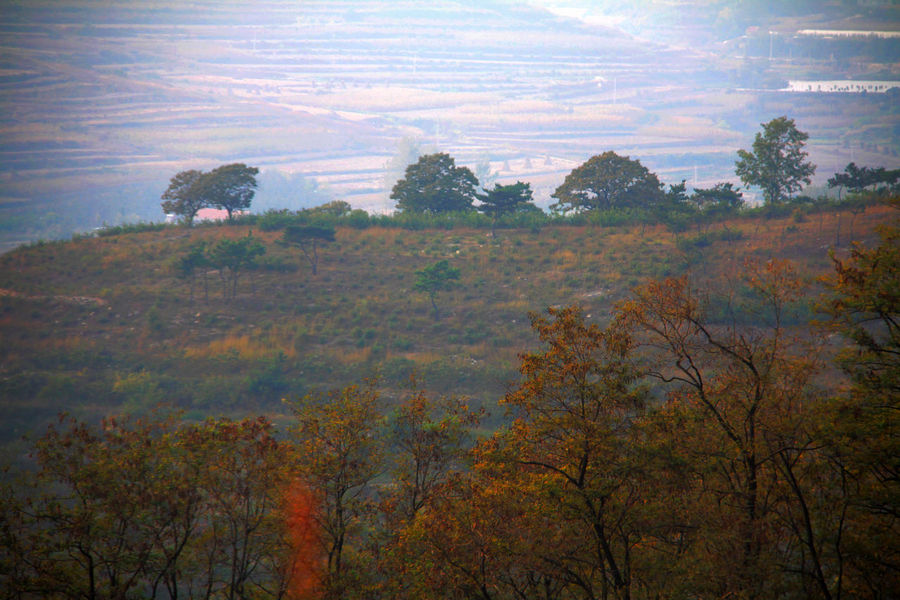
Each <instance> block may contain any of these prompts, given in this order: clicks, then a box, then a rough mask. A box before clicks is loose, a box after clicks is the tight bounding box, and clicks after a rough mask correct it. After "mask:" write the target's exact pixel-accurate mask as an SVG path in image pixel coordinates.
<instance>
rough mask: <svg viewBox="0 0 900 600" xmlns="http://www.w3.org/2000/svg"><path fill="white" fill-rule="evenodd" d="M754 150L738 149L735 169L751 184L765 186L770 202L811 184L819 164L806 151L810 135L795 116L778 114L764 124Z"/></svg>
mask: <svg viewBox="0 0 900 600" xmlns="http://www.w3.org/2000/svg"><path fill="white" fill-rule="evenodd" d="M762 127H763V131H762V133H757V134H756V139H755V140H754V141H753V151H752V152H748V151H746V150H738V160H737V162H736V163H735V173H736V174H737V176H738V177H740V178H741V181H743V182H744V183H745V184H747V185H755V186H758V187H761V188H762V190H763V195H764V196H765V200H766V202H767V203H769V204H777V203H779V202H783V201H784V200H786V199H787V198H788V197H790V195H791V194H793V193H794V192H796V191H798V190H800V189H801V188H802V187H803V186H802V184H804V183H805V184H807V185H809V183H810V181H811V179H810V177H811V176H812V175H813V174H814V173H815V172H816V166H815V165H814V164H812V163H810V162H807V161H806V160H805V159H806V157H807V156H808V153H807V152H804V151H803V147H804V146H805V144H806V140H807V139H808V138H809V135H808V134H806V133H804V132H802V131H800V130H799V129H797V127H796V126H795V125H794V120H793V119H788V118H787V117H778V118H777V119H772V120H771V121H769V122H768V123H763V124H762Z"/></svg>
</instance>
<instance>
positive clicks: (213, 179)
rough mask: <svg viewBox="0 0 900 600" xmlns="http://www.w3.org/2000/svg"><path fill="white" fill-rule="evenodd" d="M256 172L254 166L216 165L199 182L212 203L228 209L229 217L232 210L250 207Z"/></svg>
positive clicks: (257, 172)
mask: <svg viewBox="0 0 900 600" xmlns="http://www.w3.org/2000/svg"><path fill="white" fill-rule="evenodd" d="M258 174H259V169H257V168H256V167H248V166H247V165H245V164H244V163H232V164H230V165H222V166H221V167H216V168H215V169H213V170H212V171H210V172H209V173H207V174H206V175H205V176H204V177H203V179H202V180H201V182H202V183H203V184H204V186H205V190H204V191H205V193H206V194H207V197H208V198H209V200H210V202H211V203H212V205H213V206H215V207H216V208H221V209H224V210H226V211H228V218H229V219H231V217H232V215H233V214H234V211H236V210H246V209H248V208H250V202H251V201H252V200H253V196H254V195H255V194H256V185H257V184H256V175H258Z"/></svg>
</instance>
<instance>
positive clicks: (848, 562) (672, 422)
mask: <svg viewBox="0 0 900 600" xmlns="http://www.w3.org/2000/svg"><path fill="white" fill-rule="evenodd" d="M890 210H891V209H886V208H882V209H880V210H879V211H878V213H877V215H878V217H877V220H880V221H883V222H887V223H890V224H889V225H886V226H884V227H882V228H881V231H880V234H879V237H878V239H877V240H873V241H872V243H870V244H869V245H868V247H866V246H862V245H858V246H854V247H853V248H852V249H851V250H850V252H849V254H841V255H840V257H839V258H836V259H835V261H834V262H833V263H831V267H830V268H829V269H828V272H829V274H828V276H827V278H826V279H825V281H824V282H823V283H824V287H823V288H822V290H821V295H820V293H819V292H816V291H815V289H814V288H812V287H811V283H812V282H811V281H810V278H809V275H810V274H811V273H813V272H815V271H816V270H817V268H818V265H819V263H815V262H807V263H803V262H796V261H787V260H784V259H782V258H778V257H772V256H768V257H765V258H763V257H760V256H746V257H741V260H740V263H739V267H738V265H737V264H735V263H734V262H730V261H723V262H718V261H716V260H708V261H706V262H704V271H703V275H702V276H701V275H699V274H697V273H696V272H694V273H693V274H692V275H679V276H675V277H666V278H661V279H657V278H655V277H651V278H648V280H647V281H645V282H643V283H640V284H639V285H638V286H637V287H636V288H635V289H634V290H633V292H632V293H631V294H629V295H628V299H627V301H624V302H620V303H618V305H617V308H616V309H615V310H614V311H613V314H612V315H611V316H610V318H608V319H603V324H602V325H601V324H598V323H595V322H591V318H590V316H589V315H588V314H586V313H585V310H582V309H579V308H576V307H572V306H569V307H559V308H550V309H547V310H546V311H541V312H539V313H533V314H532V317H531V329H532V330H533V331H534V332H535V333H536V334H537V335H538V338H539V344H538V345H537V346H536V347H534V348H533V350H532V351H530V352H526V353H524V354H522V355H521V356H520V358H519V359H518V361H517V371H518V372H519V375H520V377H519V378H518V380H517V382H516V383H514V384H512V385H511V386H510V387H509V389H508V390H507V391H506V393H505V394H503V395H502V399H501V401H500V403H501V404H502V405H503V406H505V407H506V408H507V409H508V410H509V411H510V413H509V416H510V420H509V421H508V422H507V423H506V424H505V425H503V426H501V427H499V428H497V429H496V430H495V431H494V432H493V433H491V434H490V435H484V436H482V437H481V439H476V437H475V436H473V434H472V432H474V431H477V426H478V423H479V422H480V421H481V419H482V417H483V414H482V413H481V411H480V410H478V409H477V408H475V407H472V406H471V405H467V404H466V403H465V402H462V401H459V400H447V399H437V398H436V396H434V395H433V394H429V393H427V392H425V391H423V390H422V389H420V388H419V387H418V386H416V385H415V383H414V384H413V386H412V387H410V388H407V389H406V391H404V392H403V393H401V394H400V396H401V397H400V398H399V399H395V400H394V401H392V402H389V403H388V402H386V401H387V400H388V399H387V398H386V397H385V396H384V395H383V394H381V393H380V392H379V390H378V387H377V384H376V383H375V382H369V383H364V384H362V385H359V386H356V385H349V386H346V385H344V386H341V387H340V389H338V390H336V391H334V392H331V393H327V394H323V393H311V394H306V395H303V396H302V397H300V398H299V399H291V400H288V401H287V402H286V403H285V408H286V412H287V413H288V415H287V417H286V419H285V427H284V429H283V431H282V432H281V433H280V434H279V433H277V432H276V431H275V429H274V428H273V425H272V424H271V423H270V422H269V421H268V420H266V419H265V418H258V419H247V420H242V421H237V422H236V421H231V420H228V419H224V418H221V417H219V418H215V419H211V420H207V421H205V422H203V423H191V422H189V421H188V422H185V421H184V420H177V419H176V420H171V419H166V418H161V417H158V416H149V417H147V418H144V419H137V420H136V419H133V418H132V419H124V420H122V419H108V420H106V421H104V422H103V423H102V424H101V425H100V426H99V427H96V426H90V425H86V424H83V423H79V422H76V421H73V420H70V419H67V418H64V419H62V420H61V421H60V423H59V424H58V425H57V426H54V427H52V428H51V429H50V430H49V431H48V433H47V434H45V435H43V436H42V437H41V438H40V439H39V440H38V441H37V442H36V444H35V447H34V461H35V469H34V470H31V471H25V472H23V473H21V474H20V475H19V476H18V477H19V478H18V479H13V480H9V479H8V480H7V484H6V485H5V486H4V487H3V488H2V489H3V496H2V500H3V502H2V507H3V509H2V521H0V524H2V527H0V535H2V539H0V542H2V544H0V546H2V547H3V552H2V554H0V566H2V574H0V577H2V580H0V581H2V583H3V589H4V590H5V593H6V596H7V597H10V598H30V597H59V598H97V597H117V598H120V597H130V596H150V597H168V598H174V597H178V596H181V597H198V598H200V597H202V598H212V597H229V598H282V597H283V598H357V597H358V598H371V597H392V598H482V599H484V600H490V599H505V598H531V597H536V598H546V599H550V598H586V599H588V598H590V599H593V598H604V599H605V598H620V599H624V598H684V597H699V598H726V597H727V598H843V597H846V598H889V597H891V596H892V594H893V593H894V591H895V590H896V589H897V588H898V586H900V580H898V573H900V545H898V542H897V540H898V539H900V535H898V533H900V532H898V530H897V527H898V523H897V506H898V492H900V488H898V479H897V473H898V471H897V464H896V460H897V459H896V457H897V456H898V455H900V452H898V450H900V449H898V447H897V438H896V428H897V422H896V420H897V410H898V399H900V387H898V374H900V365H898V363H897V356H898V354H900V330H898V328H897V322H898V307H900V296H898V290H900V268H898V266H900V253H898V249H900V244H898V242H900V237H898V236H900V233H898V228H897V223H896V214H895V213H892V212H889V211H890ZM873 212H874V211H873ZM801 225H802V224H801ZM734 226H735V227H736V225H734ZM379 233H384V232H379ZM546 233H547V232H544V235H546ZM568 233H569V234H574V235H581V236H583V237H579V238H578V240H579V241H580V242H581V243H582V244H584V243H586V242H587V239H585V238H587V236H585V235H584V233H585V232H584V231H581V232H579V230H578V229H577V228H574V229H573V230H571V231H568ZM590 233H593V234H595V236H597V237H602V236H598V235H597V234H599V233H603V232H598V231H596V230H591V231H590ZM606 233H609V232H606ZM637 233H638V231H637V230H635V231H632V232H619V233H618V235H621V236H623V239H622V241H623V242H624V243H623V247H626V248H628V247H630V246H629V244H638V243H639V242H637V241H634V240H631V241H630V242H629V241H628V236H632V237H636V234H637ZM457 235H459V232H457ZM747 235H748V237H749V235H750V234H749V231H748V232H747ZM341 237H342V236H341V235H338V236H337V242H340V240H341ZM151 239H154V238H151ZM89 241H90V242H96V241H97V240H89ZM742 241H743V240H742ZM769 241H770V242H774V241H775V240H772V239H769ZM145 243H146V242H145ZM345 243H346V242H345ZM659 243H663V242H662V241H660V242H659ZM782 243H783V242H782ZM523 245H524V242H523ZM637 247H640V246H637ZM777 247H778V246H776V245H774V244H773V245H772V246H770V247H769V248H767V252H768V253H769V254H771V253H772V249H774V248H777ZM674 248H677V246H675V244H674V243H673V244H672V245H671V247H670V248H669V251H673V249H674ZM791 249H793V250H796V248H795V247H792V246H790V245H787V244H784V245H782V246H781V251H782V252H789V251H791ZM748 250H749V251H750V252H749V253H750V254H753V253H754V252H756V253H760V252H762V251H763V250H762V249H761V248H760V247H758V246H755V245H751V246H750V248H747V249H745V250H744V252H745V253H746V252H748ZM558 252H559V251H558ZM453 253H454V254H455V250H454V251H453ZM526 256H528V254H526ZM798 258H799V257H798ZM828 262H831V261H828ZM322 272H323V275H324V273H325V270H324V269H323V271H322ZM258 279H259V280H262V279H263V278H262V277H259V278H258ZM463 279H465V277H463ZM257 283H260V281H257ZM495 283H499V284H500V285H502V279H501V280H500V281H499V282H495ZM256 293H257V294H258V293H259V290H258V291H257V292H256ZM811 294H812V295H814V296H817V297H818V300H819V305H820V307H821V312H820V315H821V319H820V320H821V322H820V323H819V324H816V325H810V324H809V323H808V316H809V314H810V313H809V299H810V295H811ZM248 296H249V297H250V298H253V297H254V296H253V295H252V294H249V293H248ZM226 298H228V294H227V293H224V294H223V296H222V299H221V300H222V301H223V302H224V300H225V299H226ZM238 300H239V297H237V298H230V299H229V301H228V302H229V304H234V303H236V302H238ZM422 304H423V310H422V312H423V313H427V306H424V305H425V304H426V302H425V301H424V299H423V302H422ZM595 308H596V307H595ZM595 308H594V309H595ZM594 309H592V310H594ZM427 318H428V317H427V316H426V315H425V314H423V315H422V319H423V320H424V319H427ZM447 321H449V317H448V318H447ZM445 324H446V323H445ZM834 334H839V335H840V336H841V337H840V338H839V339H841V340H844V341H842V342H841V343H840V344H837V349H838V350H839V352H838V353H835V352H834V350H835V346H836V344H835V341H836V338H835V336H834ZM838 367H840V368H839V369H838ZM385 404H390V405H391V406H390V408H389V407H387V406H385ZM10 483H11V485H10Z"/></svg>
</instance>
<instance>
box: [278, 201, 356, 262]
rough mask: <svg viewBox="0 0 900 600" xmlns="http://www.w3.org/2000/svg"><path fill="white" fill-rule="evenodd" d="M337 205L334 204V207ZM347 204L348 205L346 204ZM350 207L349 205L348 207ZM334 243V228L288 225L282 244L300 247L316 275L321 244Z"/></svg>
mask: <svg viewBox="0 0 900 600" xmlns="http://www.w3.org/2000/svg"><path fill="white" fill-rule="evenodd" d="M334 204H335V203H332V205H334ZM345 204H346V203H345ZM347 206H349V204H348V205H347ZM333 241H334V227H324V226H321V225H288V227H287V228H286V229H285V230H284V234H283V235H282V238H281V242H282V243H284V244H289V245H292V246H298V247H299V248H300V250H301V251H302V252H303V255H304V256H305V257H306V260H307V261H309V266H310V267H311V268H312V274H313V275H315V274H316V273H317V272H318V269H319V251H318V246H319V244H320V243H322V244H324V243H328V242H333Z"/></svg>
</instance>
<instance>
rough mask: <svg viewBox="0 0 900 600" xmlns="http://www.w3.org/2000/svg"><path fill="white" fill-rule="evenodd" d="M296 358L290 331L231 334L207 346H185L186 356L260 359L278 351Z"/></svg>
mask: <svg viewBox="0 0 900 600" xmlns="http://www.w3.org/2000/svg"><path fill="white" fill-rule="evenodd" d="M279 352H280V353H282V354H284V355H285V356H286V357H288V358H294V357H295V356H296V355H297V350H296V349H295V348H294V344H293V343H292V341H291V338H290V336H289V334H288V333H285V335H279V334H277V333H270V334H262V335H260V336H251V335H229V336H226V337H224V338H220V339H217V340H212V341H211V342H209V343H208V344H206V345H205V346H189V347H187V348H185V350H184V355H185V358H216V357H226V356H236V357H237V358H240V359H243V360H260V359H264V358H267V357H270V356H272V355H274V354H277V353H279Z"/></svg>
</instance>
